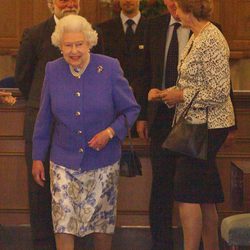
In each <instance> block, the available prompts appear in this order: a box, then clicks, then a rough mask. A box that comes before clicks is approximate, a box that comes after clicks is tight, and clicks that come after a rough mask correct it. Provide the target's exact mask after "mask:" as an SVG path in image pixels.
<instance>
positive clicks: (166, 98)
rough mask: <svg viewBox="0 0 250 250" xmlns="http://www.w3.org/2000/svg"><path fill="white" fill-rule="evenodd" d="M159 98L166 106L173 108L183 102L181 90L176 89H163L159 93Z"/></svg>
mask: <svg viewBox="0 0 250 250" xmlns="http://www.w3.org/2000/svg"><path fill="white" fill-rule="evenodd" d="M160 98H161V100H162V101H163V102H165V103H166V104H167V105H168V106H174V105H176V104H177V103H179V102H183V90H181V89H178V88H170V89H169V88H168V89H164V90H162V91H161V93H160Z"/></svg>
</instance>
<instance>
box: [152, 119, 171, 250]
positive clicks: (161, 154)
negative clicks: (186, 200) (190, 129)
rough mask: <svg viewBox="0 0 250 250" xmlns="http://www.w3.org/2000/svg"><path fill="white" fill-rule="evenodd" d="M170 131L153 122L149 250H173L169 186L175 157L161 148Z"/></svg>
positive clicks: (168, 125) (166, 124)
mask: <svg viewBox="0 0 250 250" xmlns="http://www.w3.org/2000/svg"><path fill="white" fill-rule="evenodd" d="M170 129H171V124H170V122H169V123H166V122H165V124H164V121H163V122H157V123H155V124H154V125H153V127H152V129H151V133H150V136H151V143H150V157H151V164H152V187H151V197H150V207H149V220H150V228H151V235H152V250H173V230H172V212H173V184H174V173H175V156H174V155H173V154H172V153H171V152H169V151H166V150H165V149H162V147H161V145H162V143H163V141H164V139H165V138H166V136H167V134H168V133H169V131H170Z"/></svg>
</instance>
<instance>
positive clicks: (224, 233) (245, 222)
mask: <svg viewBox="0 0 250 250" xmlns="http://www.w3.org/2000/svg"><path fill="white" fill-rule="evenodd" d="M221 237H222V239H223V240H224V241H225V242H226V243H227V246H225V248H224V249H230V250H239V249H240V247H241V246H242V247H243V246H250V213H245V214H237V215H232V216H229V217H226V218H224V219H223V220H222V223H221Z"/></svg>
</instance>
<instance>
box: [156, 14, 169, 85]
mask: <svg viewBox="0 0 250 250" xmlns="http://www.w3.org/2000/svg"><path fill="white" fill-rule="evenodd" d="M164 17H165V18H163V19H162V22H161V23H160V25H159V28H162V30H161V32H159V39H158V45H157V46H159V48H160V54H159V62H160V64H159V75H160V76H161V80H162V78H163V71H164V70H165V69H164V62H165V48H166V41H167V32H168V27H169V22H170V15H166V16H164ZM157 84H158V88H161V86H162V83H161V81H159V82H158V83H157Z"/></svg>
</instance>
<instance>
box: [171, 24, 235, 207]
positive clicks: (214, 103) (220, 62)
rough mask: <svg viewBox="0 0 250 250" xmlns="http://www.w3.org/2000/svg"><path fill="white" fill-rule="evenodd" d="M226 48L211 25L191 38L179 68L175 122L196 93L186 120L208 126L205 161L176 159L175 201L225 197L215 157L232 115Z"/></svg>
mask: <svg viewBox="0 0 250 250" xmlns="http://www.w3.org/2000/svg"><path fill="white" fill-rule="evenodd" d="M229 54H230V51H229V47H228V44H227V42H226V40H225V38H224V36H223V35H222V33H221V32H220V31H219V30H218V29H217V27H215V26H214V25H213V24H212V23H209V24H208V25H206V27H205V28H204V29H203V30H202V31H201V32H200V34H199V35H198V36H196V37H194V35H192V37H191V38H190V40H189V42H188V44H187V46H186V47H185V49H184V51H183V54H182V57H181V60H180V63H179V66H178V70H179V76H180V78H179V80H178V83H177V86H178V87H179V88H180V89H183V96H184V102H183V103H180V104H178V105H177V107H176V119H177V120H178V118H179V117H180V115H181V113H182V112H183V110H184V109H185V107H186V106H187V105H188V104H189V103H190V101H191V100H192V98H193V96H194V95H195V93H196V92H198V95H197V97H196V98H195V100H194V102H193V104H192V107H191V109H190V111H189V112H188V117H187V119H188V120H189V121H190V122H192V123H205V122H206V121H207V123H208V129H209V142H208V150H209V152H208V161H201V160H196V159H191V158H189V157H185V156H179V157H178V159H177V166H176V176H175V199H176V200H177V201H180V202H190V203H217V202H223V200H224V196H223V191H222V187H221V181H220V177H219V174H218V170H217V166H216V161H215V159H216V154H217V152H218V150H219V149H220V147H221V145H222V144H223V142H224V141H225V139H226V136H227V134H228V128H229V127H232V126H234V124H235V116H234V110H233V105H232V101H231V98H230V68H229ZM206 108H207V110H208V114H207V115H206Z"/></svg>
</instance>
